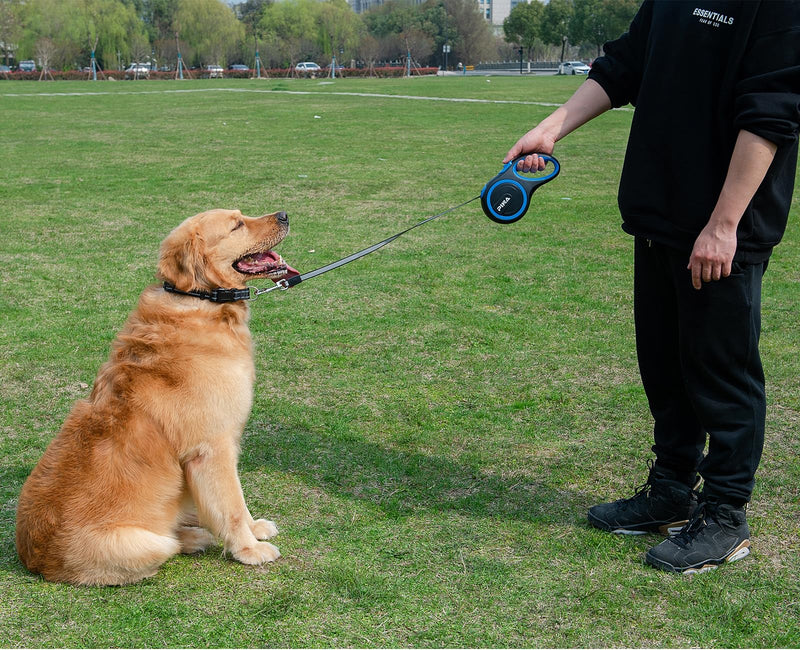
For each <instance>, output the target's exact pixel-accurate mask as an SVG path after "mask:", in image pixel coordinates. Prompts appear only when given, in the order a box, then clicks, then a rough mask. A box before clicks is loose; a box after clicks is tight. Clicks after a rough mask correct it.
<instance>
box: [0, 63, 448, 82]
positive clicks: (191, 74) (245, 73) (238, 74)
mask: <svg viewBox="0 0 800 650" xmlns="http://www.w3.org/2000/svg"><path fill="white" fill-rule="evenodd" d="M437 72H438V68H413V69H412V70H411V74H412V76H423V75H434V74H436V73H437ZM41 74H42V72H41V70H36V71H35V72H20V71H17V72H9V73H6V74H2V73H0V81H3V80H8V81H11V80H18V81H37V80H38V79H39V77H40V76H41ZM405 74H406V68H405V67H404V66H392V67H382V68H373V69H372V71H370V70H369V68H344V69H343V70H342V71H341V74H340V73H339V72H337V75H336V76H337V77H339V76H341V77H379V78H385V77H403V76H405ZM51 75H52V79H55V80H59V81H82V80H88V79H91V78H92V73H91V72H83V71H82V70H52V71H51V72H50V74H48V75H45V76H43V77H42V80H48V81H49V80H50V79H51ZM104 75H105V78H106V79H109V78H113V79H116V80H117V81H121V80H124V79H128V80H132V79H133V76H132V75H131V74H130V73H126V72H125V71H119V70H108V71H105V72H103V73H101V72H100V71H99V70H98V71H97V79H98V80H102V79H103V78H104ZM255 76H256V74H255V70H225V72H224V73H223V78H225V79H252V78H253V77H255ZM261 76H262V78H264V77H267V78H273V79H274V78H285V77H290V76H292V75H291V74H290V70H289V69H288V68H273V69H271V70H262V72H261ZM294 76H295V77H301V78H306V79H324V78H326V77H327V76H328V73H327V72H326V71H325V70H321V71H320V72H318V73H309V72H295V73H294ZM188 78H191V79H207V78H208V73H207V72H206V71H205V70H187V71H185V72H184V79H188ZM158 79H175V72H174V71H172V72H151V73H150V74H149V75H146V76H140V77H139V78H138V81H147V80H150V81H152V80H158Z"/></svg>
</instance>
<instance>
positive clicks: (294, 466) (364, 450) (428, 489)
mask: <svg viewBox="0 0 800 650" xmlns="http://www.w3.org/2000/svg"><path fill="white" fill-rule="evenodd" d="M248 428H249V431H250V433H249V435H246V436H245V438H244V440H243V449H242V455H241V460H240V468H241V470H242V472H251V471H258V470H260V469H263V468H264V467H269V468H271V469H274V470H276V471H279V472H287V473H291V474H292V475H294V476H298V477H300V478H301V479H302V480H303V482H305V483H306V484H308V485H311V486H315V487H318V488H320V489H323V490H325V491H326V492H328V493H331V494H335V495H337V496H341V497H346V498H350V499H356V500H361V501H365V502H369V503H371V504H373V505H374V506H377V507H379V508H380V509H381V510H383V511H384V512H385V513H386V515H387V516H396V517H405V516H408V515H411V514H413V513H415V512H417V511H419V510H435V511H458V512H460V513H462V514H465V515H468V516H476V517H484V516H490V517H500V518H509V519H516V520H520V521H541V522H548V523H572V524H574V523H577V522H579V521H580V522H585V517H586V508H587V507H588V506H589V505H592V503H594V499H596V496H593V495H588V494H586V493H584V492H581V491H579V490H575V489H573V488H572V487H561V486H560V485H559V483H560V479H559V476H560V474H559V473H560V472H561V471H562V470H566V469H570V470H571V469H572V468H573V467H574V464H575V462H576V460H575V459H572V458H564V457H559V458H549V459H541V462H540V463H539V464H538V466H537V469H536V474H538V476H539V477H540V478H535V479H531V475H530V473H528V472H526V473H525V474H524V475H522V473H521V472H520V471H516V472H510V473H508V474H507V475H504V474H502V473H500V472H494V471H492V469H491V467H489V466H488V463H480V464H479V466H477V467H472V466H470V465H469V464H468V463H460V462H458V461H456V460H453V459H451V458H447V457H444V456H438V455H428V454H425V453H420V452H418V451H405V450H403V449H392V448H387V447H385V446H382V445H379V444H376V443H373V442H367V441H364V440H362V439H360V438H357V437H355V436H350V437H346V438H339V437H336V436H327V435H322V434H319V433H315V432H313V431H309V430H302V429H297V428H294V427H293V428H292V430H291V431H290V430H287V429H284V428H282V427H279V426H275V425H272V424H268V423H265V422H259V421H254V422H252V423H251V424H250V426H249V427H248Z"/></svg>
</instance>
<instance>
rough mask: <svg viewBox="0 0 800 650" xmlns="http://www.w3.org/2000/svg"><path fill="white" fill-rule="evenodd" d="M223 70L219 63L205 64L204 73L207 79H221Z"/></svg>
mask: <svg viewBox="0 0 800 650" xmlns="http://www.w3.org/2000/svg"><path fill="white" fill-rule="evenodd" d="M224 72H225V71H224V70H223V69H222V66H219V65H207V66H206V70H205V74H206V76H207V77H208V78H209V79H222V76H223V74H224Z"/></svg>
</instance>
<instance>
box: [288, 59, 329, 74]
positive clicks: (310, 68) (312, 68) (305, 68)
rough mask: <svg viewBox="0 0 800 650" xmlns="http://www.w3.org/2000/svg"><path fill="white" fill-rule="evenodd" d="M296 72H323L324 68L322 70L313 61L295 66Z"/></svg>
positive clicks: (302, 62)
mask: <svg viewBox="0 0 800 650" xmlns="http://www.w3.org/2000/svg"><path fill="white" fill-rule="evenodd" d="M294 69H295V72H321V71H322V68H320V67H319V66H318V65H317V64H316V63H314V62H313V61H301V62H300V63H298V64H297V65H296V66H294Z"/></svg>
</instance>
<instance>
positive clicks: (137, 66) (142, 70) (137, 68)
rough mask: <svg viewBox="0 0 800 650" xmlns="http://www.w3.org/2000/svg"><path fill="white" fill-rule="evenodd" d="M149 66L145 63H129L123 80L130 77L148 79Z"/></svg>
mask: <svg viewBox="0 0 800 650" xmlns="http://www.w3.org/2000/svg"><path fill="white" fill-rule="evenodd" d="M149 76H150V66H149V65H148V64H147V63H131V64H130V65H129V66H128V69H127V70H125V78H126V79H129V78H131V77H134V78H135V77H149Z"/></svg>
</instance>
